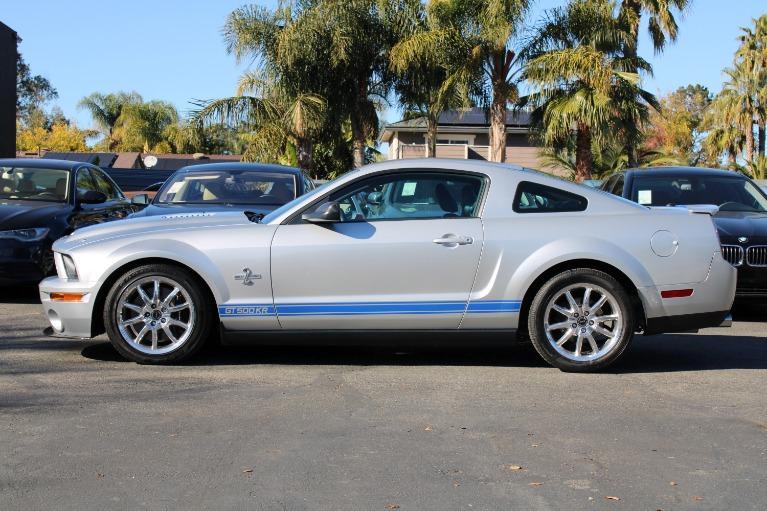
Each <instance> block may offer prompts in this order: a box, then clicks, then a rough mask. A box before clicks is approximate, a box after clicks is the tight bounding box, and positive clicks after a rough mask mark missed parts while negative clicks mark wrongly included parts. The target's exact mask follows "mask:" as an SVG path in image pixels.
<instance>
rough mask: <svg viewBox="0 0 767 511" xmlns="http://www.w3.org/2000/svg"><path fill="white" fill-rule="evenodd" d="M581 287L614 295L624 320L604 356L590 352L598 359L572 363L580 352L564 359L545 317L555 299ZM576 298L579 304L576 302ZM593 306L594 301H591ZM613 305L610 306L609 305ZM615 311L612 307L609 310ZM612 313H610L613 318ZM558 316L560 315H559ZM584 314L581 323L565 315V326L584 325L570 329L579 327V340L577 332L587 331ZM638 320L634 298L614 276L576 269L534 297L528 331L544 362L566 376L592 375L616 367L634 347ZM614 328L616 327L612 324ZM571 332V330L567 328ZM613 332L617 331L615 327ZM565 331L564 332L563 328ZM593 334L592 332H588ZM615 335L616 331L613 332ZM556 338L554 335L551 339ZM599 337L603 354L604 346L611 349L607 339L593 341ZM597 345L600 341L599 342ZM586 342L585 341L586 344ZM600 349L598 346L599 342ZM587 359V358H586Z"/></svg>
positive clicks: (549, 281) (546, 284)
mask: <svg viewBox="0 0 767 511" xmlns="http://www.w3.org/2000/svg"><path fill="white" fill-rule="evenodd" d="M578 285H584V286H589V287H591V286H598V287H599V288H602V289H603V290H605V291H607V293H609V294H610V295H612V298H613V302H612V303H614V304H615V305H616V306H617V309H618V310H619V312H620V315H621V318H622V321H623V323H622V330H621V332H620V334H619V335H618V334H616V335H614V336H613V339H615V340H613V341H610V342H611V343H612V345H611V346H610V347H609V349H608V348H605V352H604V353H603V354H600V351H596V353H594V352H593V351H591V353H592V354H593V355H594V356H596V358H593V359H591V360H573V359H572V358H577V357H575V354H577V353H578V352H577V351H575V350H574V352H573V354H572V355H573V357H572V358H571V357H568V356H565V355H563V354H562V353H561V352H560V351H557V348H555V347H554V344H553V343H552V341H551V340H549V338H548V337H547V335H546V328H545V322H546V314H547V310H548V307H549V304H550V303H552V300H554V299H555V297H558V296H560V295H561V294H562V293H563V292H564V291H565V290H567V288H569V287H571V286H578ZM577 289H579V288H578V287H575V289H574V291H577ZM577 301H578V300H577V298H576V302H577ZM589 301H590V302H591V300H589ZM609 303H610V302H608V305H609ZM591 304H592V305H595V304H596V303H595V302H591ZM580 305H581V306H582V307H583V309H584V310H585V309H588V308H589V307H586V306H584V304H583V300H581V304H580ZM610 308H612V307H610ZM585 312H588V313H590V314H592V318H593V319H597V318H594V317H593V316H595V315H596V311H588V310H586V311H585ZM612 313H613V312H611V314H612ZM556 314H559V313H556ZM574 314H575V315H578V313H577V312H576V313H574ZM583 316H584V314H583V311H582V312H581V317H580V318H579V319H578V320H572V319H570V318H566V317H565V316H564V315H562V316H561V317H562V319H563V321H562V322H563V323H564V322H569V321H579V320H580V321H584V322H585V323H584V325H580V324H579V323H576V322H574V323H572V324H571V325H578V326H577V327H576V328H575V329H574V331H575V332H576V333H575V334H571V335H576V340H577V332H578V331H586V330H581V326H585V327H586V328H588V325H589V324H588V321H589V319H588V318H584V317H583ZM636 322H637V317H636V313H635V311H634V308H633V306H632V302H631V297H630V296H629V294H628V292H627V291H626V289H625V288H624V287H623V286H622V285H621V284H620V282H618V281H617V280H616V279H615V278H613V277H612V276H611V275H609V274H607V273H604V272H601V271H598V270H594V269H591V268H577V269H573V270H567V271H564V272H562V273H559V274H557V275H555V276H553V277H552V278H550V279H549V280H548V281H547V282H545V283H544V284H543V286H541V288H540V289H539V290H538V292H537V293H536V295H535V297H534V298H533V301H532V303H531V305H530V313H529V316H528V329H529V332H530V340H531V341H532V344H533V346H534V347H535V350H536V351H537V352H538V354H539V355H540V356H541V357H543V359H544V360H545V361H546V362H548V363H549V364H551V365H552V366H554V367H556V368H558V369H560V370H562V371H565V372H593V371H599V370H602V369H605V368H606V367H608V366H610V365H611V364H613V363H615V361H616V360H618V359H619V358H620V357H621V355H622V354H623V353H624V352H625V351H626V348H628V346H629V344H630V343H631V340H632V338H633V337H634V331H635V328H636V324H637V323H636ZM612 324H613V325H614V323H612ZM567 328H568V329H569V327H567ZM613 328H614V329H615V328H616V327H613ZM563 330H564V328H563ZM588 331H589V332H590V333H591V332H592V330H590V329H589V330H588ZM612 331H615V330H612ZM560 333H562V334H566V333H567V331H566V330H565V332H562V331H557V332H556V334H557V336H558V334H560ZM554 336H555V335H554V334H553V335H552V338H553V337H554ZM564 337H565V335H562V337H561V338H564ZM597 337H599V338H600V339H601V338H602V337H604V339H605V341H606V342H605V344H603V346H599V348H600V350H601V349H602V348H603V347H604V346H608V342H607V341H608V339H609V338H608V337H607V336H602V335H601V334H599V335H596V334H595V335H594V336H593V337H592V338H594V339H597ZM568 339H570V340H568V341H567V342H568V343H573V342H575V341H573V340H572V339H573V338H572V337H569V338H568ZM597 341H598V339H597ZM584 342H585V341H584ZM597 345H598V342H597ZM567 346H572V344H565V345H564V346H562V347H561V349H562V351H569V350H568V349H567V348H566V347H567ZM586 356H587V355H584V357H586Z"/></svg>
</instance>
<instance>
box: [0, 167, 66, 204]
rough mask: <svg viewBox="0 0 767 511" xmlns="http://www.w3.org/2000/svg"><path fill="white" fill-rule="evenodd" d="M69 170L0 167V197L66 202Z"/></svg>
mask: <svg viewBox="0 0 767 511" xmlns="http://www.w3.org/2000/svg"><path fill="white" fill-rule="evenodd" d="M68 198H69V171H68V170H61V169H34V168H25V167H0V199H13V200H36V201H45V202H66V200H67V199H68Z"/></svg>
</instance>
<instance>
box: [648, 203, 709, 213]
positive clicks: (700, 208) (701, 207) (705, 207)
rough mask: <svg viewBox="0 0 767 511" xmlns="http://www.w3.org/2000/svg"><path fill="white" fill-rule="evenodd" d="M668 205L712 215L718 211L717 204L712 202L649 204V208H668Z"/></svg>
mask: <svg viewBox="0 0 767 511" xmlns="http://www.w3.org/2000/svg"><path fill="white" fill-rule="evenodd" d="M668 207H674V208H683V209H686V210H687V211H689V212H690V213H697V214H699V215H711V216H714V215H716V214H717V213H719V206H715V205H713V204H684V205H682V204H680V205H678V206H650V208H651V209H655V208H668Z"/></svg>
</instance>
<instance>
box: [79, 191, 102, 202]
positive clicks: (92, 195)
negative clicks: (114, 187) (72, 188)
mask: <svg viewBox="0 0 767 511" xmlns="http://www.w3.org/2000/svg"><path fill="white" fill-rule="evenodd" d="M77 200H78V201H79V202H80V204H102V203H104V202H106V201H107V196H106V194H105V193H104V192H99V191H97V190H86V191H84V192H82V193H79V194H78V195H77Z"/></svg>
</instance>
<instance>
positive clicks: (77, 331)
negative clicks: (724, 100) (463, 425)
mask: <svg viewBox="0 0 767 511" xmlns="http://www.w3.org/2000/svg"><path fill="white" fill-rule="evenodd" d="M54 251H55V254H54V257H55V262H56V267H57V270H58V276H57V277H51V278H48V279H46V280H44V281H43V282H42V283H41V284H40V297H41V300H42V304H43V309H44V312H45V314H46V315H47V317H48V319H49V320H50V323H51V325H52V327H53V330H54V332H55V333H56V334H58V335H65V336H74V337H85V338H88V337H92V336H94V335H98V334H100V333H101V332H103V331H106V333H107V334H108V336H109V338H110V340H111V342H112V343H113V344H114V346H115V348H116V349H117V350H118V351H119V352H120V353H121V354H122V355H123V356H125V357H127V358H129V359H131V360H134V361H137V362H142V363H153V362H173V361H179V360H182V359H186V358H188V357H190V356H191V355H193V354H194V353H196V352H197V351H198V350H199V349H200V347H201V346H202V345H203V343H204V342H205V341H207V340H208V339H210V338H212V337H213V336H214V335H219V333H220V335H222V336H224V339H227V338H229V337H230V336H237V337H239V338H242V337H248V336H257V337H260V338H263V337H264V336H268V335H269V333H270V332H274V331H290V330H292V331H320V330H322V331H327V330H359V331H370V330H378V331H380V330H398V331H401V330H441V331H448V330H461V331H478V330H495V331H499V330H500V331H508V332H509V335H511V334H514V333H515V332H516V335H521V336H523V337H524V338H528V337H529V339H530V340H531V341H532V343H533V345H534V346H535V348H536V350H537V351H538V353H540V355H541V356H542V357H543V358H544V359H545V360H546V361H547V362H549V363H550V364H552V365H554V366H556V367H559V368H560V369H563V370H570V371H587V370H595V369H599V368H603V367H606V366H607V365H609V364H611V363H612V362H614V361H615V360H616V359H618V357H620V355H621V354H622V353H623V352H624V351H625V350H626V347H627V346H628V344H629V342H630V341H631V339H632V337H633V335H634V333H635V332H644V333H646V334H651V333H660V332H670V331H685V330H691V329H697V328H702V327H708V326H715V325H718V324H720V323H721V322H722V320H723V319H724V318H725V316H726V315H727V313H728V311H729V309H730V306H731V304H732V300H733V296H734V292H735V280H736V270H735V269H734V268H733V267H732V266H731V265H730V264H728V263H727V262H726V261H725V260H724V259H723V258H722V255H721V253H720V247H719V242H718V239H717V236H716V231H715V229H714V226H713V224H712V221H711V217H710V216H709V215H706V214H701V213H696V212H692V211H689V210H687V209H682V208H653V209H650V208H648V207H645V206H641V205H639V204H635V203H632V202H630V201H627V200H625V199H622V198H618V197H615V196H612V195H609V194H606V193H604V192H601V191H598V190H594V189H589V188H587V187H584V186H580V185H577V184H574V183H569V182H566V181H563V180H560V179H557V178H554V177H551V176H548V175H545V174H541V173H538V172H535V171H531V170H526V169H522V168H520V167H511V166H507V165H497V164H490V163H486V162H473V161H459V160H437V159H422V160H416V161H407V160H399V161H391V162H386V163H381V164H375V165H370V166H367V167H364V168H362V169H359V170H357V171H354V172H349V173H347V174H344V175H343V176H342V177H340V178H338V179H337V180H335V181H333V182H331V183H329V184H326V185H325V186H322V187H320V188H318V189H316V190H314V191H312V192H310V193H309V194H307V195H304V196H302V197H299V198H297V199H295V200H294V201H292V202H289V203H288V204H286V205H285V206H283V207H281V208H279V209H277V210H275V211H273V212H272V213H270V214H269V215H267V216H266V217H264V218H262V219H260V216H257V215H255V214H249V213H248V212H246V213H245V214H242V213H220V212H201V213H188V214H180V215H165V216H157V217H151V218H136V219H129V220H122V221H119V222H112V223H108V224H104V225H100V226H95V227H88V228H85V229H81V230H78V231H76V232H75V233H73V234H72V235H70V236H67V237H65V238H62V239H60V240H59V241H57V242H56V244H55V245H54ZM392 335H394V334H392Z"/></svg>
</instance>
